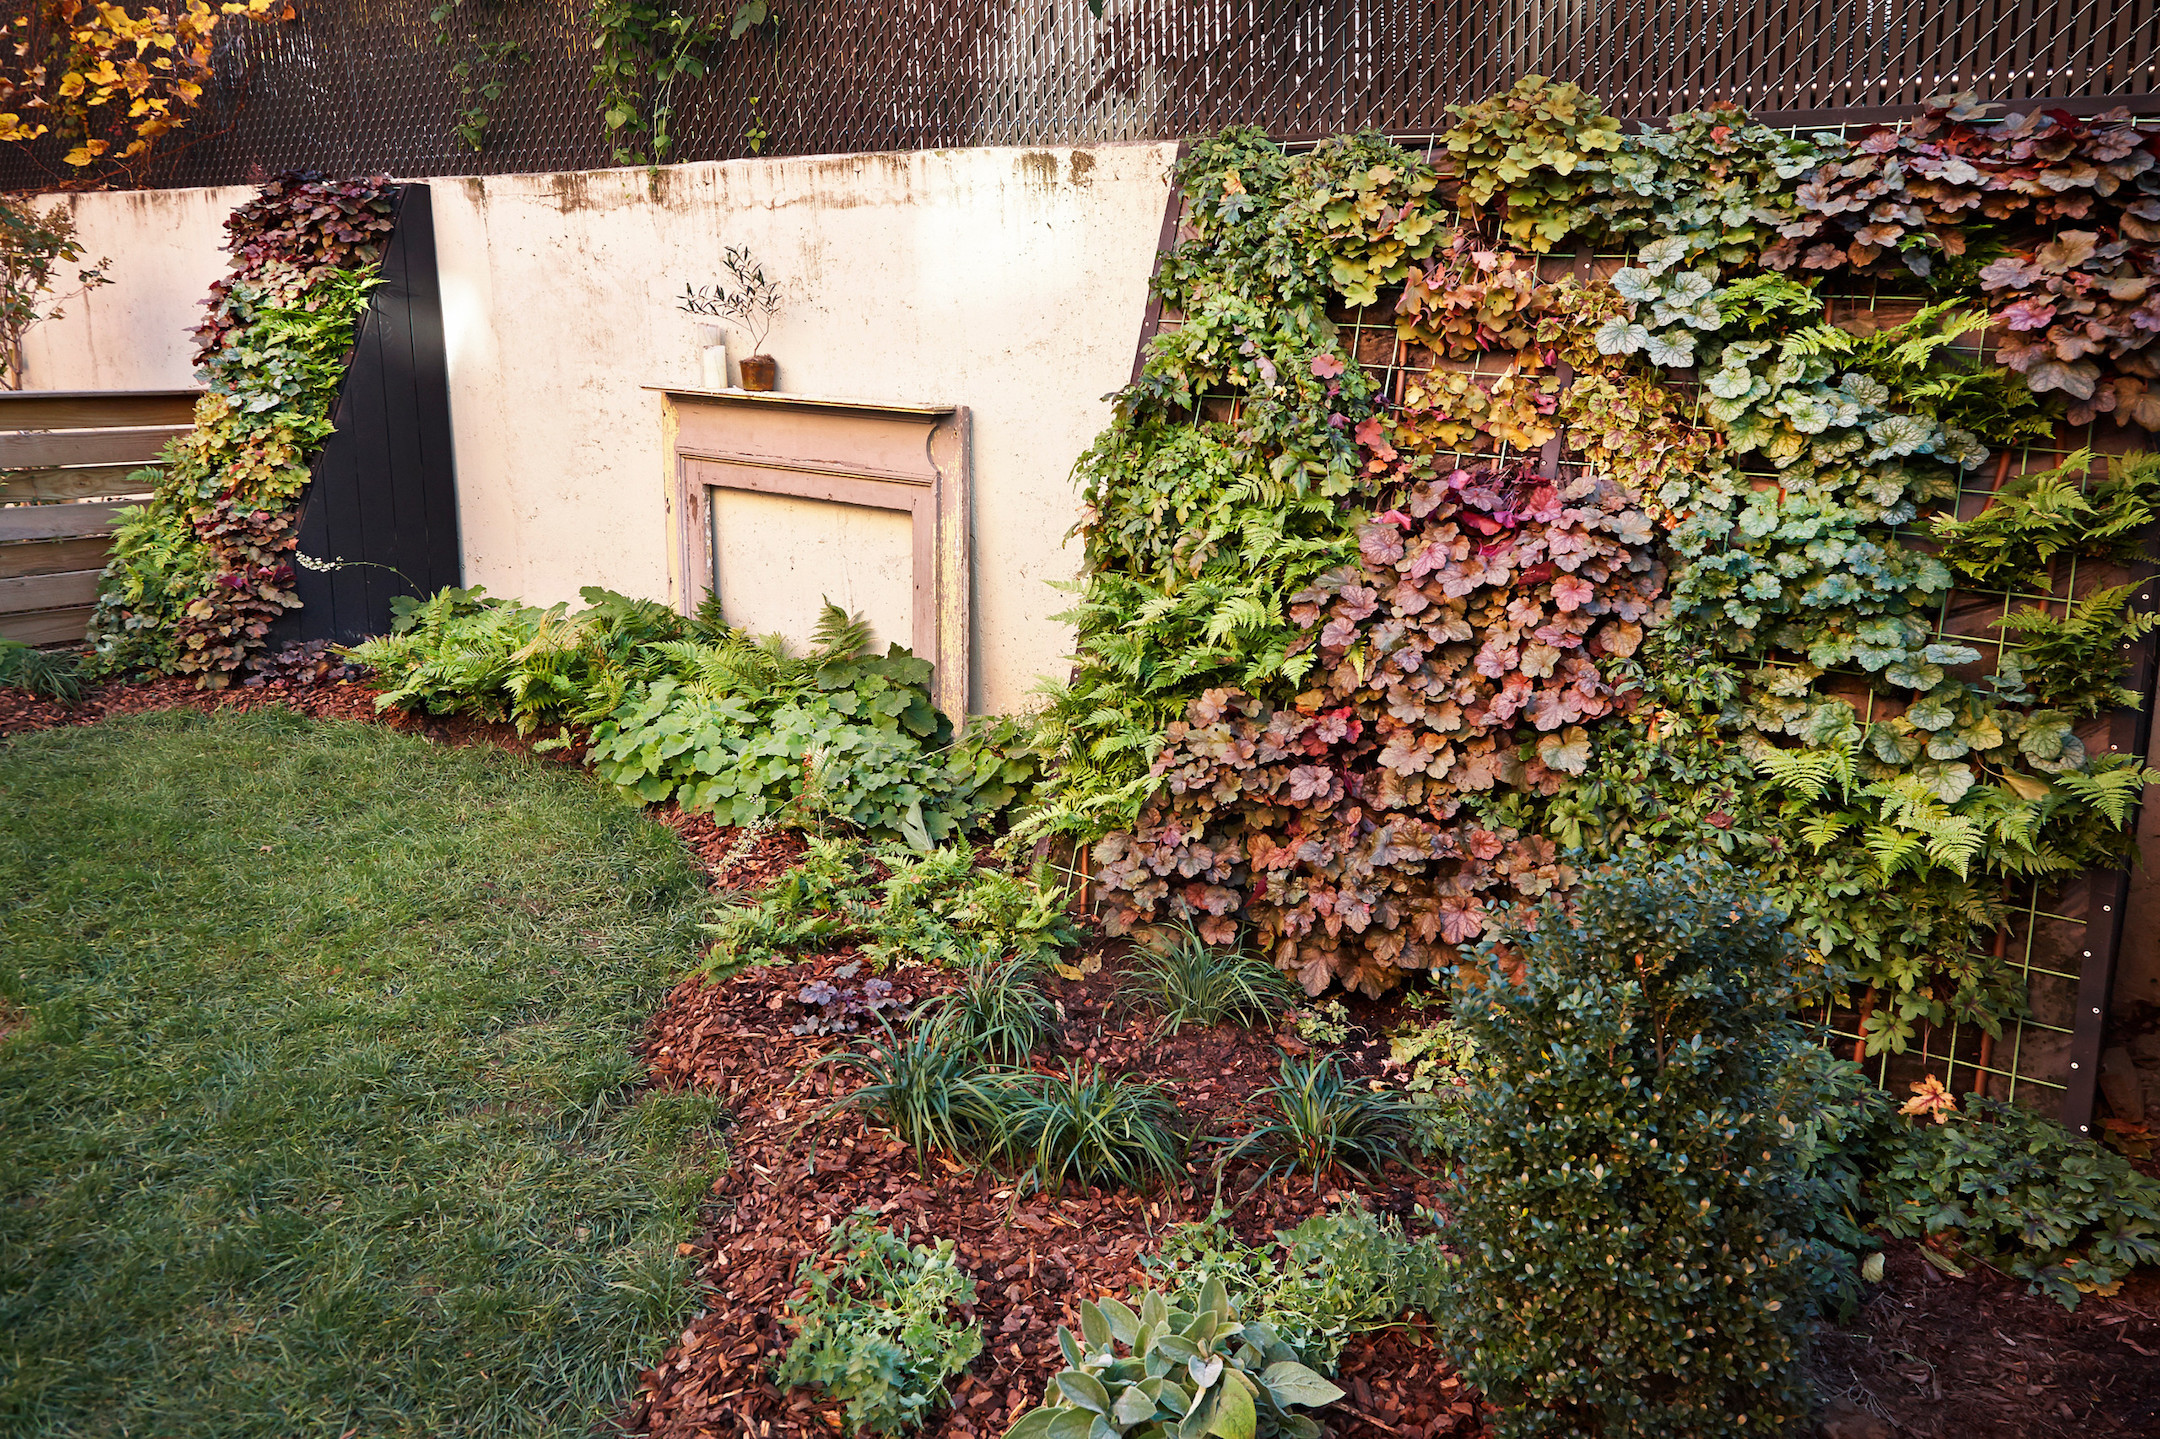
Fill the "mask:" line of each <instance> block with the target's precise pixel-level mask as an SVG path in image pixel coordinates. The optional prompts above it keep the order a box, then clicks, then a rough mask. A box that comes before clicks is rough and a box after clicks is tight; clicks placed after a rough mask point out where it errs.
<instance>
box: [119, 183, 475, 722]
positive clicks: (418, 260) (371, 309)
mask: <svg viewBox="0 0 2160 1439" xmlns="http://www.w3.org/2000/svg"><path fill="white" fill-rule="evenodd" d="M226 231H227V234H228V237H229V239H228V242H227V248H228V249H229V250H230V251H231V252H232V256H233V259H232V263H231V265H230V267H229V270H228V273H227V274H226V275H225V277H224V278H222V279H220V280H218V281H216V282H215V283H214V284H213V285H212V286H211V293H210V296H209V298H208V299H207V300H206V301H205V308H206V310H207V315H206V317H205V319H204V321H203V323H202V325H201V327H200V328H199V329H198V330H197V331H196V335H195V338H196V340H197V349H196V355H195V360H196V365H197V373H198V375H199V376H200V377H201V379H202V381H203V384H204V390H205V393H204V395H203V397H202V399H201V400H200V401H199V402H198V404H197V406H196V412H195V428H194V429H193V430H192V431H191V432H189V433H188V434H187V435H185V436H183V437H181V438H180V439H177V440H175V441H173V442H172V444H171V445H169V446H168V447H167V449H166V451H165V453H164V454H163V455H162V456H161V457H160V460H159V465H160V468H161V470H162V473H161V474H160V475H159V476H158V477H157V481H156V487H155V490H154V493H153V494H152V497H151V499H150V500H149V501H148V502H147V503H145V504H143V505H139V506H134V507H130V508H129V509H126V510H123V511H121V512H120V514H119V516H118V519H117V524H116V527H115V530H114V547H113V557H112V560H111V562H110V564H109V565H108V566H107V568H106V571H105V575H104V578H103V580H102V581H101V583H100V586H99V593H98V607H97V611H96V613H95V614H94V615H93V617H92V619H91V624H90V639H91V641H92V644H93V646H94V647H95V650H96V653H97V656H98V659H99V661H100V663H101V664H103V665H104V666H106V667H107V668H109V669H112V670H115V671H141V670H160V671H168V672H172V673H177V674H184V675H192V676H195V677H196V678H197V679H198V681H199V682H200V683H202V684H203V685H205V686H207V687H212V688H215V687H219V686H223V685H226V684H230V683H232V682H233V680H234V679H235V678H236V677H238V676H239V675H240V674H241V672H242V670H243V667H244V666H245V665H246V664H247V662H248V660H249V658H250V657H251V656H252V655H254V654H255V653H257V652H259V651H260V650H261V649H262V648H263V647H264V645H265V644H266V643H268V642H269V640H270V639H271V637H272V634H273V631H275V632H276V633H277V635H278V636H279V637H281V638H288V639H337V640H341V641H351V640H357V639H359V638H361V637H363V636H365V635H368V634H373V633H379V632H381V631H382V630H383V629H385V628H387V626H388V622H389V600H390V596H391V595H393V594H396V593H405V594H413V595H420V594H427V593H430V592H432V591H433V590H435V589H437V588H440V587H441V586H443V585H446V584H455V583H456V582H457V579H458V550H457V535H456V499H455V477H454V473H453V471H452V468H451V458H450V440H449V393H448V385H447V379H446V374H445V368H444V363H443V345H442V326H441V318H440V305H439V302H438V300H437V295H436V280H435V256H434V238H433V228H432V224H431V216H430V210H429V206H428V196H427V191H426V188H425V187H424V186H403V187H400V186H397V185H393V184H392V183H390V181H389V180H388V179H387V178H386V177H378V178H376V179H372V180H332V179H330V178H328V177H325V176H322V175H318V174H312V173H301V174H291V175H283V176H279V177H277V178H276V179H274V180H271V181H269V182H268V183H266V184H265V185H264V186H263V187H262V189H261V191H260V192H259V193H258V195H257V196H256V198H255V199H253V200H251V201H250V202H248V203H247V204H244V205H242V206H241V207H240V208H239V209H237V210H235V211H234V212H233V215H232V217H231V219H230V220H228V221H227V222H226Z"/></svg>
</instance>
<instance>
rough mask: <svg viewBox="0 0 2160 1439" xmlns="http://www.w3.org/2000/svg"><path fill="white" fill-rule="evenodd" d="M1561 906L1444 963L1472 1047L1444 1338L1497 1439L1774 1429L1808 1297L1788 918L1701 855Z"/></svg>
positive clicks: (1634, 872)
mask: <svg viewBox="0 0 2160 1439" xmlns="http://www.w3.org/2000/svg"><path fill="white" fill-rule="evenodd" d="M1577 898H1578V902H1579V907H1578V908H1577V909H1576V910H1575V911H1574V912H1573V913H1570V912H1569V911H1568V910H1567V909H1566V908H1565V907H1563V905H1562V904H1561V903H1560V902H1559V901H1558V900H1557V899H1553V900H1548V901H1547V902H1546V903H1545V904H1544V905H1543V906H1542V907H1541V908H1540V909H1539V911H1538V913H1537V915H1536V926H1535V928H1533V929H1526V930H1518V931H1516V932H1514V933H1511V934H1508V935H1506V936H1504V937H1503V938H1500V939H1493V940H1488V941H1487V942H1485V943H1484V944H1482V945H1480V946H1479V948H1478V949H1477V951H1476V952H1475V954H1474V957H1473V959H1472V961H1471V962H1470V963H1467V964H1465V965H1464V966H1463V967H1462V969H1461V971H1460V973H1459V976H1458V978H1459V985H1458V992H1457V1000H1456V1010H1455V1012H1456V1016H1457V1018H1458V1020H1459V1021H1460V1022H1461V1023H1462V1025H1463V1026H1464V1028H1465V1029H1467V1030H1468V1031H1469V1034H1470V1037H1471V1040H1472V1042H1473V1043H1474V1044H1475V1046H1476V1052H1477V1056H1478V1060H1479V1063H1478V1064H1477V1065H1476V1066H1474V1069H1473V1086H1474V1092H1473V1102H1472V1103H1471V1105H1470V1106H1469V1113H1468V1116H1467V1128H1468V1130H1469V1134H1468V1143H1467V1145H1466V1147H1465V1149H1464V1151H1463V1159H1462V1167H1461V1170H1460V1174H1459V1182H1458V1185H1457V1188H1456V1196H1455V1201H1454V1209H1455V1220H1456V1228H1455V1231H1454V1232H1453V1233H1452V1234H1451V1235H1450V1242H1451V1244H1452V1245H1453V1247H1454V1249H1455V1251H1456V1255H1457V1258H1456V1261H1455V1264H1454V1270H1455V1273H1454V1276H1453V1282H1452V1284H1451V1285H1450V1286H1449V1289H1448V1292H1447V1297H1446V1300H1445V1302H1444V1304H1443V1314H1442V1315H1441V1316H1440V1317H1441V1319H1442V1322H1443V1324H1444V1327H1445V1331H1446V1333H1447V1336H1448V1339H1449V1342H1450V1345H1451V1347H1452V1348H1453V1350H1454V1352H1455V1353H1456V1356H1457V1358H1458V1359H1459V1360H1460V1362H1461V1363H1462V1366H1463V1371H1464V1375H1465V1377H1466V1378H1468V1379H1470V1380H1471V1381H1472V1382H1474V1383H1476V1384H1477V1385H1478V1386H1479V1387H1480V1388H1482V1389H1483V1390H1484V1391H1485V1393H1486V1394H1487V1395H1488V1396H1489V1397H1490V1398H1492V1399H1493V1400H1494V1401H1495V1402H1497V1403H1499V1404H1500V1405H1502V1406H1503V1410H1502V1413H1501V1415H1500V1416H1499V1418H1498V1419H1497V1421H1496V1423H1495V1425H1494V1429H1495V1432H1496V1433H1497V1434H1499V1435H1502V1436H1504V1439H1527V1436H1555V1439H1557V1436H1563V1435H1564V1436H1568V1439H1577V1436H1585V1435H1588V1436H1600V1439H1615V1436H1621V1435H1629V1436H1637V1435H1639V1436H1652V1435H1655V1436H1658V1439H1688V1436H1727V1435H1749V1434H1774V1433H1781V1432H1784V1429H1785V1426H1786V1425H1787V1424H1789V1423H1791V1422H1792V1421H1794V1420H1795V1419H1796V1418H1797V1417H1798V1416H1799V1415H1800V1414H1802V1413H1803V1412H1804V1410H1805V1391H1804V1387H1803V1385H1802V1381H1801V1361H1802V1358H1803V1339H1804V1333H1805V1325H1806V1324H1807V1322H1808V1317H1809V1310H1810V1307H1811V1304H1810V1301H1811V1298H1812V1294H1811V1284H1812V1280H1811V1277H1810V1273H1809V1267H1808V1264H1807V1247H1806V1246H1805V1245H1804V1244H1803V1242H1802V1240H1801V1239H1800V1238H1799V1237H1797V1236H1798V1231H1800V1230H1801V1229H1802V1228H1803V1227H1804V1226H1805V1225H1806V1224H1807V1223H1808V1222H1809V1219H1810V1214H1809V1208H1810V1190H1809V1186H1808V1184H1807V1180H1806V1176H1805V1175H1804V1174H1803V1173H1802V1171H1801V1169H1800V1166H1799V1162H1798V1159H1797V1157H1796V1153H1795V1146H1793V1145H1792V1144H1790V1143H1789V1142H1788V1141H1787V1140H1786V1138H1785V1136H1784V1134H1783V1131H1782V1128H1781V1126H1780V1125H1779V1123H1778V1116H1777V1114H1776V1103H1777V1099H1778V1084H1779V1081H1780V1078H1781V1076H1782V1074H1783V1069H1784V1065H1785V1063H1786V1058H1787V1055H1788V1054H1789V1052H1790V1050H1791V1047H1792V1045H1793V1043H1794V1042H1795V1038H1796V1036H1795V1031H1794V1026H1793V1025H1792V1023H1791V1021H1789V1020H1788V1019H1787V1018H1786V1017H1785V1005H1786V1002H1787V999H1788V997H1789V996H1790V994H1791V992H1792V983H1791V978H1790V968H1791V959H1790V947H1791V940H1790V939H1789V938H1788V937H1787V935H1786V933H1785V930H1784V916H1782V915H1781V914H1779V913H1778V912H1777V911H1776V910H1775V909H1774V908H1772V907H1771V906H1770V905H1769V904H1768V903H1767V902H1766V901H1764V900H1763V899H1761V898H1760V897H1758V896H1756V895H1754V894H1752V893H1750V892H1749V891H1748V890H1747V889H1746V887H1745V886H1744V884H1743V883H1742V881H1741V878H1740V876H1739V875H1738V874H1736V873H1735V872H1734V871H1732V870H1730V869H1728V868H1726V867H1725V866H1723V865H1721V864H1718V863H1716V862H1714V861H1710V860H1707V859H1700V858H1684V859H1680V860H1675V861H1668V862H1665V863H1659V864H1648V863H1636V864H1633V865H1628V866H1612V867H1608V868H1605V869H1602V870H1599V871H1597V872H1596V873H1594V874H1593V875H1591V876H1589V878H1588V880H1587V882H1586V883H1585V885H1584V886H1583V887H1582V889H1581V890H1580V891H1579V892H1578V896H1577ZM1510 947H1511V949H1512V952H1511V949H1510ZM1510 973H1515V974H1519V976H1520V977H1519V978H1512V979H1511V978H1510V977H1509V975H1510Z"/></svg>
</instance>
